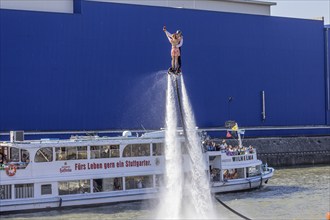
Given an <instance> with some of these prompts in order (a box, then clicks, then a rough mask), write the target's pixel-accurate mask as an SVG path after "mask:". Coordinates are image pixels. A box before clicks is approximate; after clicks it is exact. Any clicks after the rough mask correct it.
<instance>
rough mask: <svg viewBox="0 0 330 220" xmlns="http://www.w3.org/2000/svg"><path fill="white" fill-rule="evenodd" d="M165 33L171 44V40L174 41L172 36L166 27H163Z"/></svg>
mask: <svg viewBox="0 0 330 220" xmlns="http://www.w3.org/2000/svg"><path fill="white" fill-rule="evenodd" d="M163 31H164V32H165V34H166V37H167V38H168V40H169V41H170V43H171V40H172V34H171V33H170V32H168V31H167V30H166V27H165V26H164V27H163Z"/></svg>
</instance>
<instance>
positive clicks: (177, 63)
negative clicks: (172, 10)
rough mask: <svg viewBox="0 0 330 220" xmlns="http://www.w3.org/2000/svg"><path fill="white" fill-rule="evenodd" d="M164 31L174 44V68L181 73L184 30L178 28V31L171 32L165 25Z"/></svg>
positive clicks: (172, 52) (172, 50)
mask: <svg viewBox="0 0 330 220" xmlns="http://www.w3.org/2000/svg"><path fill="white" fill-rule="evenodd" d="M163 31H164V32H165V34H166V36H167V38H168V40H169V41H170V43H171V44H172V49H171V56H172V70H175V72H176V73H179V72H181V46H182V45H183V36H182V32H181V31H180V30H178V31H177V32H176V33H174V34H171V33H169V32H168V31H167V30H166V26H164V27H163Z"/></svg>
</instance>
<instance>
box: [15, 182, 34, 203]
mask: <svg viewBox="0 0 330 220" xmlns="http://www.w3.org/2000/svg"><path fill="white" fill-rule="evenodd" d="M33 194H34V189H33V183H30V184H15V198H16V199H23V198H33Z"/></svg>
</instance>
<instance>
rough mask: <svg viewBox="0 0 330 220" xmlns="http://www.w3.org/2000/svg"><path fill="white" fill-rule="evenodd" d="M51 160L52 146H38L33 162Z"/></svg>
mask: <svg viewBox="0 0 330 220" xmlns="http://www.w3.org/2000/svg"><path fill="white" fill-rule="evenodd" d="M52 161H53V148H52V147H43V148H40V149H39V150H38V151H37V153H36V155H35V157H34V162H37V163H38V162H52Z"/></svg>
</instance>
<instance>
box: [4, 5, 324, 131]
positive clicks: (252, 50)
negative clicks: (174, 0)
mask: <svg viewBox="0 0 330 220" xmlns="http://www.w3.org/2000/svg"><path fill="white" fill-rule="evenodd" d="M164 24H165V25H167V27H168V29H169V31H170V32H174V31H175V30H176V29H178V28H179V29H181V30H182V31H183V34H184V46H183V48H182V62H183V72H184V80H185V83H186V87H187V90H188V94H189V96H190V99H191V102H192V105H193V109H194V111H195V117H196V120H197V125H198V126H199V127H212V126H222V125H223V124H224V122H225V121H226V120H228V119H230V118H229V111H230V116H231V119H235V120H237V121H238V122H239V123H240V125H241V126H263V125H266V126H273V125H274V126H277V125H324V124H326V114H327V113H326V102H325V100H326V94H325V91H326V88H325V85H326V84H325V77H324V76H325V70H324V67H325V56H324V29H323V28H324V27H323V22H322V21H314V20H302V19H290V18H280V17H268V16H257V15H243V14H234V13H219V12H207V11H198V10H187V9H172V8H160V7H146V6H133V5H124V4H110V3H99V2H85V1H82V5H81V13H77V14H60V13H44V12H28V11H15V10H0V28H1V31H0V40H1V41H0V44H1V45H0V46H1V54H0V55H1V56H0V64H1V65H0V71H1V73H0V104H1V109H0V130H1V131H9V130H20V129H22V130H93V129H97V130H102V129H120V128H141V125H143V126H144V127H146V128H159V127H163V126H164V114H165V113H164V106H165V88H166V74H165V72H166V71H165V70H166V69H167V68H168V67H169V65H170V44H169V42H168V40H167V38H166V37H165V34H164V33H163V31H162V27H163V25H164ZM262 90H264V91H265V94H266V120H265V121H262V120H261V111H262V107H261V91H262ZM228 97H233V100H232V101H231V102H228ZM229 105H230V106H229ZM229 109H230V110H229Z"/></svg>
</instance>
